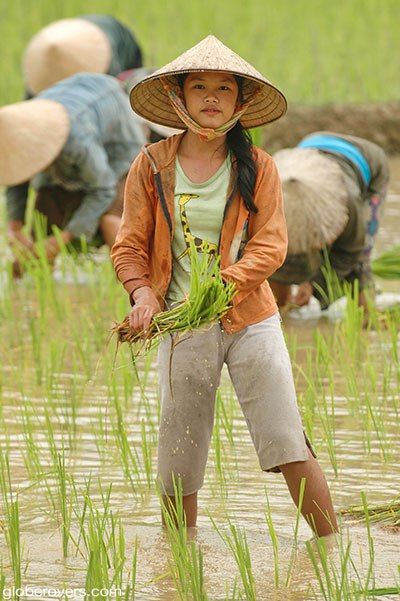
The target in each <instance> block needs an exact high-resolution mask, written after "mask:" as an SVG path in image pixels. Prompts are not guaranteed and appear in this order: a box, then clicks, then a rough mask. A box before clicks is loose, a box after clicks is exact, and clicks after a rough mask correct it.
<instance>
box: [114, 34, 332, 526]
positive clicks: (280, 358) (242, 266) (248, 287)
mask: <svg viewBox="0 0 400 601" xmlns="http://www.w3.org/2000/svg"><path fill="white" fill-rule="evenodd" d="M131 104H132V107H133V108H134V110H135V111H136V112H137V113H139V114H140V115H141V116H143V117H145V118H147V119H149V120H153V121H155V122H156V123H160V124H163V125H167V126H170V127H178V128H181V129H182V128H185V129H186V131H185V132H184V133H183V134H179V135H177V136H173V137H172V138H169V139H168V140H163V141H161V142H158V143H156V144H153V145H151V146H149V147H147V148H145V149H144V150H143V152H142V153H141V154H140V155H139V156H138V157H137V159H136V160H135V162H134V163H133V165H132V167H131V170H130V173H129V175H128V180H127V184H126V191H125V204H124V214H123V218H122V223H121V227H120V230H119V233H118V235H117V240H116V243H115V245H114V247H113V249H112V253H111V255H112V259H113V262H114V265H115V269H116V273H117V275H118V278H119V279H120V281H121V282H122V283H123V285H124V286H125V288H126V290H127V292H128V294H129V296H130V300H131V304H132V305H133V309H132V311H131V314H130V323H131V326H132V328H133V329H134V330H137V331H141V330H146V328H147V327H148V326H149V323H150V321H151V318H152V316H153V315H154V314H155V313H156V312H158V311H161V310H162V309H163V308H164V307H165V305H169V304H170V303H173V302H174V301H176V300H180V299H181V298H182V297H183V296H184V294H185V292H186V291H187V290H188V287H189V278H190V262H189V257H188V249H189V246H190V243H191V242H194V243H195V245H196V247H197V249H198V251H199V252H201V251H202V249H203V248H204V243H207V245H208V248H210V249H211V250H214V251H216V252H218V253H219V254H220V255H221V274H222V277H223V279H224V280H225V281H232V282H234V283H235V285H236V290H237V294H236V296H235V297H234V301H233V307H232V309H231V310H230V311H229V312H228V313H227V315H226V316H225V317H224V318H223V319H222V320H221V322H220V323H217V324H215V325H214V326H213V327H212V328H210V329H209V330H207V331H205V332H194V333H193V334H192V335H190V336H186V337H184V338H181V339H180V343H179V344H178V345H177V346H176V348H175V349H174V353H173V360H172V362H171V365H170V353H171V340H170V338H166V339H165V340H164V341H163V342H162V343H161V345H160V348H159V353H158V370H159V384H160V393H161V405H162V410H161V421H160V431H159V445H158V479H159V481H160V483H161V485H162V487H163V490H164V492H165V495H166V496H168V497H169V498H170V499H171V501H172V502H173V494H174V488H173V479H174V478H179V479H180V481H181V484H182V489H183V505H184V511H185V514H186V524H187V526H188V527H190V526H195V525H196V518H197V493H198V490H199V489H200V488H201V486H202V484H203V478H204V471H205V466H206V460H207V454H208V448H209V443H210V438H211V433H212V426H213V418H214V402H215V393H216V389H217V387H218V385H219V380H220V373H221V369H222V366H223V363H224V362H225V363H226V364H227V366H228V370H229V373H230V377H231V379H232V383H233V385H234V388H235V391H236V394H237V397H238V399H239V402H240V404H241V406H242V410H243V413H244V416H245V419H246V421H247V424H248V427H249V430H250V433H251V436H252V440H253V442H254V446H255V449H256V451H257V454H258V458H259V462H260V466H261V469H262V470H264V471H278V472H279V471H281V472H282V473H283V475H284V477H285V479H286V482H287V485H288V488H289V490H290V493H291V495H292V497H293V499H294V501H295V503H298V498H299V488H300V483H301V479H302V478H306V490H305V497H304V501H303V505H302V513H303V515H304V516H305V518H306V519H307V520H308V522H309V524H310V525H311V527H312V528H313V529H314V531H315V532H316V533H317V534H318V535H319V536H324V535H328V534H331V533H332V532H333V531H335V530H336V529H337V525H336V519H335V514H334V511H333V507H332V503H331V499H330V495H329V490H328V487H327V484H326V481H325V478H324V476H323V474H322V471H321V469H320V467H319V464H318V462H317V461H316V459H315V456H314V455H313V453H312V451H311V447H310V445H309V443H308V440H307V439H306V437H305V435H304V432H303V429H302V425H301V419H300V415H299V411H298V408H297V403H296V395H295V390H294V383H293V376H292V371H291V366H290V360H289V356H288V352H287V349H286V346H285V342H284V338H283V334H282V330H281V325H280V316H279V313H278V309H277V305H276V302H275V299H274V297H273V295H272V292H271V290H270V288H269V285H268V283H267V281H266V279H267V278H268V277H269V276H270V275H271V274H272V273H274V272H275V270H276V269H277V268H278V267H280V265H281V264H282V263H283V261H284V259H285V254H286V248H287V234H286V227H285V220H284V215H283V209H282V197H281V188H280V182H279V178H278V175H277V170H276V168H275V165H274V163H273V161H272V159H271V157H270V156H269V155H268V154H266V153H265V152H264V151H262V150H261V149H259V148H255V147H254V146H252V143H251V139H250V137H249V135H248V134H247V132H246V131H245V130H246V128H249V127H256V126H259V125H263V124H265V123H267V122H270V121H273V120H275V119H278V118H279V117H280V116H282V115H283V114H284V112H285V110H286V101H285V98H284V96H283V95H282V94H281V92H279V90H277V89H276V88H275V87H274V86H273V85H272V84H270V83H269V82H268V81H267V80H266V79H265V78H264V77H263V76H262V75H261V74H260V73H258V72H257V71H256V70H255V69H254V68H253V67H252V66H251V65H249V64H248V63H246V62H245V61H244V60H243V59H241V58H240V57H239V56H238V55H236V54H235V53H233V52H232V51H231V50H230V49H229V48H227V47H226V46H224V45H223V44H222V43H221V42H220V41H219V40H217V38H215V37H214V36H208V37H207V38H206V39H205V40H203V41H202V42H200V43H199V44H198V45H197V46H194V47H193V48H191V49H190V50H188V51H187V52H186V53H184V54H183V55H182V56H180V57H179V58H177V59H176V60H175V61H173V62H172V63H170V64H169V65H166V66H165V67H163V68H162V69H160V70H159V71H157V72H155V73H154V74H153V75H152V76H151V77H149V78H147V79H145V80H143V81H142V82H141V83H139V84H138V85H137V86H135V87H134V88H133V90H132V92H131ZM171 390H172V395H171Z"/></svg>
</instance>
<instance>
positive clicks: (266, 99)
mask: <svg viewBox="0 0 400 601" xmlns="http://www.w3.org/2000/svg"><path fill="white" fill-rule="evenodd" d="M202 71H220V72H223V73H231V74H233V75H239V76H240V77H243V79H244V85H243V97H244V101H246V100H247V99H248V98H249V97H250V96H251V95H252V93H253V92H254V91H255V90H257V89H258V88H260V93H259V95H258V96H257V97H256V99H255V100H254V102H253V103H252V104H251V105H250V106H249V108H248V109H247V111H246V112H245V113H244V114H243V115H242V117H241V118H240V123H241V124H242V125H243V127H245V128H251V127H258V126H260V125H264V124H265V123H269V122H270V121H275V120H276V119H279V117H282V115H284V114H285V112H286V106H287V105H286V99H285V97H284V95H283V94H282V92H280V91H279V90H278V89H277V88H276V87H275V86H274V85H273V84H271V83H270V82H269V81H268V80H267V79H265V77H264V76H263V75H261V73H259V72H258V71H256V69H254V67H252V66H251V65H250V64H249V63H247V62H246V61H245V60H243V59H242V58H241V57H240V56H239V55H238V54H236V53H235V52H233V51H232V50H230V48H228V47H227V46H225V45H224V44H223V43H222V42H220V40H218V38H216V37H215V36H213V35H209V36H207V37H206V38H205V39H204V40H202V41H201V42H199V43H198V44H197V45H196V46H193V48H190V49H189V50H187V51H186V52H184V53H183V54H181V56H179V57H178V58H176V59H175V60H174V61H172V62H171V63H168V65H165V67H162V68H161V69H158V71H156V72H155V73H153V74H152V75H151V76H150V77H146V78H145V79H144V80H143V81H141V82H140V83H138V84H137V85H136V86H135V87H134V88H133V89H132V91H131V94H130V98H131V105H132V108H133V110H134V111H135V112H136V113H138V114H139V115H141V116H142V117H144V118H145V119H149V120H150V121H154V122H155V123H159V124H160V125H166V126H167V127H176V128H178V129H179V128H180V129H182V128H183V129H186V125H185V124H183V122H182V121H181V120H180V118H179V117H178V115H177V114H176V112H175V110H174V109H173V107H172V105H171V103H170V101H169V98H168V95H167V92H166V91H165V89H164V87H163V85H162V83H161V81H160V77H165V78H166V79H167V81H168V82H169V83H170V84H171V85H176V84H177V78H176V75H179V74H181V73H196V72H202Z"/></svg>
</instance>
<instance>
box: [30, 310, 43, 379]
mask: <svg viewBox="0 0 400 601" xmlns="http://www.w3.org/2000/svg"><path fill="white" fill-rule="evenodd" d="M29 328H30V331H31V338H32V352H33V358H34V362H35V371H36V382H37V383H38V384H39V385H40V384H41V383H42V377H43V365H42V332H41V327H40V322H39V321H37V320H36V319H30V320H29Z"/></svg>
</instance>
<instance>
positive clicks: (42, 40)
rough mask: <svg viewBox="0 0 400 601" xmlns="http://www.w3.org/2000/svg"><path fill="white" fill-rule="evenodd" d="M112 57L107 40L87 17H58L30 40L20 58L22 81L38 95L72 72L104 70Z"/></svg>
mask: <svg viewBox="0 0 400 601" xmlns="http://www.w3.org/2000/svg"><path fill="white" fill-rule="evenodd" d="M111 59H112V49H111V45H110V41H109V39H108V38H107V35H106V34H105V33H104V32H103V31H102V30H101V29H100V27H97V26H96V25H95V24H94V23H91V22H90V21H88V20H86V19H80V18H73V19H61V20H60V21H56V22H55V23H51V24H50V25H48V26H47V27H44V28H43V29H42V30H41V31H39V33H37V34H36V35H35V36H34V37H33V38H32V40H31V41H30V42H29V44H28V46H27V48H26V50H25V54H24V58H23V73H24V80H25V84H26V86H27V88H28V89H29V91H30V92H32V93H33V94H38V93H39V92H41V91H42V90H45V89H47V88H49V87H50V86H52V85H53V84H55V83H57V82H58V81H61V80H62V79H65V78H67V77H70V76H71V75H74V74H75V73H80V72H82V71H85V72H92V73H106V72H107V70H108V68H109V65H110V63H111Z"/></svg>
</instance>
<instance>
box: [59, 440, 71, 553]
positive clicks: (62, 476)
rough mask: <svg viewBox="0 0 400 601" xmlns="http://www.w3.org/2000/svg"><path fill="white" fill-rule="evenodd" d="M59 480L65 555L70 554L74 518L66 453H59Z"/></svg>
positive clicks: (62, 537)
mask: <svg viewBox="0 0 400 601" xmlns="http://www.w3.org/2000/svg"><path fill="white" fill-rule="evenodd" d="M56 470H57V471H56V473H57V482H58V500H59V511H60V522H61V523H60V528H61V539H62V550H63V557H67V556H68V542H69V538H70V531H71V519H72V495H71V494H70V486H68V483H69V475H68V474H67V472H66V470H65V455H64V450H63V452H62V453H57V468H56Z"/></svg>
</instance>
